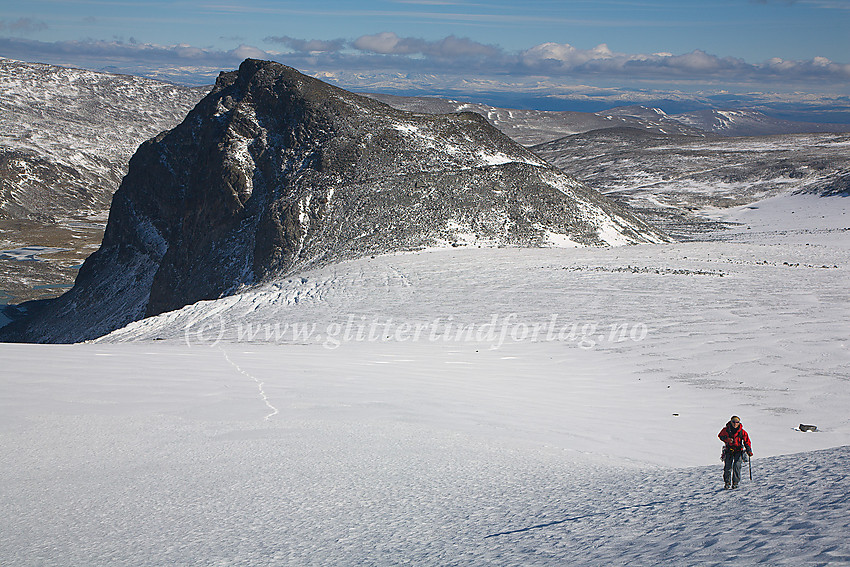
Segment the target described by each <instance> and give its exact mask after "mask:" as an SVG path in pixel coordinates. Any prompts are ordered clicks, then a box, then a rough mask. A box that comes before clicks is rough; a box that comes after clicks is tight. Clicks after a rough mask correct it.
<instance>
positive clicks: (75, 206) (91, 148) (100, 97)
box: [0, 58, 208, 219]
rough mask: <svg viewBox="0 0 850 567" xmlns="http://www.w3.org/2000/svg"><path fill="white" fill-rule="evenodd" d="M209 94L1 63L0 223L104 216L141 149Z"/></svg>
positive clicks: (116, 77) (126, 77)
mask: <svg viewBox="0 0 850 567" xmlns="http://www.w3.org/2000/svg"><path fill="white" fill-rule="evenodd" d="M206 90H208V89H206ZM204 93H205V90H204V89H195V88H187V87H181V86H178V85H172V84H168V83H162V82H158V81H153V80H150V79H144V78H141V77H133V76H129V75H114V74H109V73H98V72H94V71H86V70H82V69H68V68H64V67H56V66H53V65H44V64H38V63H24V62H21V61H14V60H11V59H3V58H0V219H2V218H17V219H20V218H42V219H43V218H47V219H56V218H64V217H67V216H83V215H85V214H86V213H92V212H94V213H97V212H101V211H103V210H104V209H106V208H107V207H108V205H109V199H110V198H111V196H112V193H113V192H115V190H116V189H117V188H118V184H119V183H120V182H121V178H122V177H123V176H124V174H125V173H126V171H127V162H128V161H129V159H130V156H131V155H133V152H134V151H135V150H136V148H137V147H138V146H139V144H141V143H142V142H144V141H145V140H147V139H148V138H150V137H152V136H155V135H156V134H158V133H159V132H161V131H162V130H167V129H169V128H172V127H174V126H175V125H176V124H178V123H179V122H180V120H181V119H182V118H183V116H184V115H185V114H186V113H187V112H188V111H189V110H190V109H191V108H192V107H193V106H194V105H195V104H196V103H197V102H198V100H200V99H201V97H202V96H203V95H204Z"/></svg>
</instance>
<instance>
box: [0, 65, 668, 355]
mask: <svg viewBox="0 0 850 567" xmlns="http://www.w3.org/2000/svg"><path fill="white" fill-rule="evenodd" d="M667 240H668V239H667V237H666V236H665V235H664V234H663V233H661V232H659V231H658V230H656V229H654V228H652V227H650V226H649V225H647V224H646V223H644V222H643V221H642V220H640V219H638V218H637V217H635V216H633V215H632V214H631V213H629V212H628V211H627V210H626V209H624V208H622V207H620V206H617V205H615V204H613V203H612V202H610V201H608V200H607V199H605V198H604V197H602V196H601V195H600V194H599V193H598V192H596V191H594V190H592V189H590V188H588V187H586V186H584V185H582V184H581V183H579V182H577V181H575V180H574V179H572V178H570V177H568V176H567V175H565V174H564V173H562V172H561V171H560V170H558V169H557V168H555V167H553V166H551V165H549V164H548V163H546V162H545V161H543V160H542V159H540V158H539V157H538V156H537V155H535V154H534V153H532V152H530V151H529V150H528V149H526V148H524V147H523V146H521V145H519V144H517V143H516V142H514V141H512V140H511V139H510V138H508V137H507V136H505V135H504V134H502V133H501V132H499V131H498V130H497V129H495V128H493V127H492V126H490V125H489V124H488V123H487V122H486V120H484V119H483V118H482V117H481V116H479V115H477V114H475V113H471V112H464V113H458V114H451V115H428V114H413V113H409V112H404V111H400V110H396V109H393V108H391V107H389V106H387V105H385V104H383V103H380V102H377V101H375V100H372V99H369V98H365V97H361V96H358V95H355V94H352V93H349V92H347V91H343V90H341V89H338V88H335V87H332V86H330V85H327V84H325V83H322V82H321V81H318V80H316V79H312V78H310V77H307V76H305V75H302V74H300V73H298V72H297V71H295V70H294V69H291V68H289V67H285V66H283V65H280V64H278V63H272V62H262V61H256V60H246V61H245V62H243V64H242V65H241V66H240V69H239V71H234V72H230V73H222V74H221V76H220V77H219V79H218V82H217V83H216V86H215V88H214V89H213V90H212V92H211V93H210V94H209V95H208V96H207V97H205V98H204V99H203V100H202V101H201V102H200V103H199V104H198V106H197V107H196V108H195V109H193V110H192V112H190V113H189V115H188V116H187V117H186V119H185V120H184V121H183V123H182V124H180V125H179V126H177V127H176V128H174V129H173V130H171V131H169V132H163V133H162V134H160V135H159V136H157V137H156V138H154V139H151V140H149V141H148V142H146V143H145V144H143V145H142V146H141V147H140V148H139V150H138V151H137V152H136V154H135V155H134V156H133V158H132V160H131V161H130V168H129V172H128V174H127V176H126V177H125V178H124V181H123V182H122V185H121V188H120V189H119V190H118V192H117V193H116V194H115V197H114V199H113V201H112V207H111V209H110V219H109V224H108V226H107V228H106V233H105V235H104V240H103V244H102V246H101V248H100V250H98V252H96V253H95V254H93V255H92V256H91V257H90V258H89V259H88V260H87V261H86V263H85V265H84V266H83V268H82V269H81V270H80V275H79V277H78V278H77V280H76V283H75V287H74V289H73V290H71V292H69V293H68V294H66V296H63V297H62V298H61V299H59V300H58V301H57V302H56V303H55V304H54V305H50V306H48V307H47V308H46V309H44V310H42V311H40V312H39V313H38V314H37V315H36V316H34V317H33V318H31V320H30V321H29V322H26V321H22V322H21V323H20V325H18V324H13V326H11V327H9V328H8V329H7V330H6V331H5V333H6V334H5V335H4V336H6V337H10V338H19V339H20V338H23V339H25V340H48V341H75V340H83V339H90V338H94V337H96V336H99V334H102V330H103V329H104V328H105V327H110V326H111V327H112V328H113V329H114V328H117V327H119V326H121V325H123V324H126V323H129V322H130V321H134V320H136V319H139V318H140V317H144V316H150V315H156V314H159V313H162V312H164V311H169V310H173V309H178V308H180V307H183V306H184V305H187V304H190V303H194V302H196V301H199V300H203V299H213V298H218V297H221V296H222V295H228V294H232V293H235V292H237V291H238V290H239V289H240V287H242V286H245V285H251V284H256V283H259V282H263V281H266V280H268V279H269V278H272V277H276V276H279V275H280V274H288V273H294V272H296V271H299V270H304V269H307V268H309V267H312V266H316V265H324V264H329V263H331V262H336V261H340V260H345V259H350V258H357V257H363V256H369V255H374V254H381V253H387V252H394V251H399V250H417V249H423V248H427V247H434V246H463V245H472V246H479V245H480V246H505V245H507V246H552V245H564V244H567V245H622V244H634V243H643V242H654V243H659V242H666V241H667ZM116 274H122V276H121V277H122V278H123V279H122V281H127V282H130V281H132V280H133V279H135V280H136V281H137V282H139V283H138V285H124V284H121V285H120V286H119V288H117V289H115V290H114V291H113V292H110V290H109V287H108V286H107V285H104V283H103V282H106V281H114V280H115V278H116ZM116 303H119V304H126V305H132V306H133V308H132V309H130V310H127V311H126V312H125V317H124V320H123V322H121V323H120V324H116V323H115V320H114V319H113V318H112V317H111V315H110V316H109V317H104V316H102V315H101V313H103V312H105V311H106V312H109V313H113V307H112V306H113V305H115V304H116ZM141 306H144V307H143V308H141ZM140 308H141V309H140ZM58 314H61V320H60V318H57V315H58ZM69 318H71V319H69ZM81 321H86V323H84V324H82V325H81V324H80V323H81ZM16 329H17V330H16ZM74 329H77V330H76V331H74ZM109 330H112V329H109Z"/></svg>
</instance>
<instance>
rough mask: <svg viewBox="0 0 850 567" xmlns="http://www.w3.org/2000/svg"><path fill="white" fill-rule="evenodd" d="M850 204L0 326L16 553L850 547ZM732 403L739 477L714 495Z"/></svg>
mask: <svg viewBox="0 0 850 567" xmlns="http://www.w3.org/2000/svg"><path fill="white" fill-rule="evenodd" d="M847 208H848V205H846V204H845V203H844V200H843V199H841V198H839V197H832V198H825V197H816V196H813V195H806V196H791V197H789V196H783V197H780V198H774V199H772V200H770V201H766V202H763V203H759V204H758V205H756V206H750V207H740V208H736V209H732V210H729V211H727V212H726V213H724V214H726V220H728V221H735V222H740V223H744V224H741V225H740V226H739V227H738V228H737V229H735V230H732V231H725V232H722V233H719V234H718V236H719V237H721V238H722V240H719V241H707V242H701V243H685V244H676V245H670V246H651V247H649V246H641V247H627V248H619V249H607V250H604V249H602V250H601V249H577V250H566V249H560V250H554V249H548V250H546V249H536V250H531V249H526V250H521V249H501V250H443V251H430V252H417V253H413V254H405V255H385V256H378V257H376V258H374V259H365V260H357V261H351V262H346V263H343V264H340V265H338V266H337V267H336V268H333V269H330V268H328V269H324V270H318V271H314V272H311V273H308V274H305V275H303V277H299V278H293V279H292V281H287V280H284V281H281V282H279V286H278V287H277V288H276V289H275V288H272V287H269V288H266V289H262V290H257V291H256V292H255V293H250V294H246V295H243V296H241V297H240V298H225V299H221V300H218V301H214V302H202V303H200V304H197V305H195V306H190V307H186V308H184V309H183V310H181V311H180V312H176V313H172V314H163V315H160V316H159V317H156V318H152V319H149V320H146V321H143V322H139V323H136V324H134V325H133V326H131V327H130V328H128V329H126V330H124V331H121V332H116V333H113V334H112V335H110V336H109V337H107V338H106V339H104V340H103V341H101V342H99V343H98V344H82V345H10V344H5V345H0V353H2V356H3V360H4V372H3V373H2V374H0V445H2V446H3V448H4V455H5V456H6V458H4V459H3V460H2V461H1V462H0V474H2V477H3V479H4V481H3V490H2V491H0V506H2V508H3V510H4V511H5V512H4V514H2V515H0V563H4V564H10V565H21V564H38V565H69V564H74V565H81V564H85V565H90V564H109V565H150V564H189V563H195V562H199V561H200V562H204V563H219V564H236V563H238V564H243V565H267V564H270V563H272V564H283V565H295V564H297V565H330V564H333V565H362V564H370V565H395V564H403V563H410V564H416V565H434V564H438V565H492V564H499V565H547V566H548V565H552V566H554V565H565V564H569V565H594V566H595V565H612V564H629V565H659V564H676V565H704V564H725V565H795V566H796V565H810V564H811V565H815V564H818V565H820V564H823V565H841V564H843V563H846V562H847V561H850V544H848V542H847V538H846V533H847V531H848V529H850V523H848V518H850V500H848V496H847V495H848V492H850V475H848V472H847V471H848V467H850V461H848V459H850V451H848V448H847V445H850V420H848V417H847V412H846V408H847V407H848V404H850V390H848V388H847V381H846V376H847V374H848V371H850V348H848V347H850V335H848V327H847V324H846V321H847V320H848V318H850V313H848V308H849V307H848V306H850V296H848V290H847V286H846V281H847V278H848V273H847V270H848V266H850V242H848V237H847V235H848V234H850V233H848V231H847V229H848V224H847V220H846V219H847V218H848V211H847ZM792 212H793V214H792ZM512 314H513V316H512ZM552 315H557V320H556V325H555V334H554V335H552V336H551V338H550V336H549V332H550V331H549V323H550V321H551V316H552ZM494 316H495V317H496V318H495V319H494ZM437 319H439V320H440V322H438V323H436V324H435V325H433V326H431V327H426V328H425V329H423V330H422V332H420V334H419V337H418V339H415V340H414V338H413V333H414V331H415V328H416V325H417V324H418V323H427V324H429V325H431V324H432V323H433V322H434V321H435V320H437ZM541 321H542V322H544V323H546V325H544V326H543V327H541V328H540V329H539V330H538V334H537V336H536V338H535V337H534V336H532V333H533V329H534V323H535V322H541ZM373 322H376V324H374V325H373ZM470 322H472V323H474V324H475V326H474V327H472V330H473V336H472V337H471V338H468V337H467V335H466V331H464V333H461V334H460V338H457V337H458V334H457V332H456V331H457V329H458V326H459V325H464V326H465V327H464V328H465V329H468V328H469V327H468V325H469V324H470ZM294 323H297V324H299V331H298V332H299V334H298V335H295V334H294V332H293V331H292V325H293V324H294ZM304 323H306V324H311V323H315V324H316V329H317V331H318V332H319V333H322V334H323V335H324V336H323V337H321V338H319V337H316V336H313V337H311V338H307V337H306V336H305V335H304V331H303V327H302V326H300V325H301V324H304ZM334 323H337V324H338V325H339V326H338V327H333V326H331V325H333V324H334ZM449 323H451V325H452V327H450V328H447V326H446V325H447V324H449ZM573 323H576V324H578V326H577V327H573ZM266 324H268V325H269V327H268V328H266V327H265V325H266ZM240 325H241V326H242V327H241V330H240V328H239V326H240ZM249 325H254V327H253V328H252V330H248V326H249ZM276 325H277V327H275V326H276ZM488 325H489V326H488ZM585 325H590V326H587V327H585ZM611 325H614V327H613V328H614V329H615V332H614V333H613V335H612V334H611V328H612V327H611ZM642 325H646V327H645V331H646V333H645V335H644V333H643V330H644V327H643V326H642ZM346 329H347V330H346ZM503 329H504V331H503ZM562 329H564V332H563V334H561V330H562ZM479 331H480V333H481V334H480V335H477V336H476V335H475V333H476V332H479ZM620 331H625V334H621V332H620ZM346 333H348V334H346ZM432 333H433V334H432ZM503 333H504V334H503ZM240 335H241V338H240ZM331 337H333V339H334V340H332V341H330V340H329V338H331ZM156 338H161V339H164V340H160V341H155V340H151V339H156ZM620 339H622V340H620ZM109 341H113V342H114V341H118V342H119V344H110V343H109ZM122 341H123V342H122ZM127 341H129V342H127ZM733 413H734V414H737V415H740V416H741V417H742V418H743V421H744V426H745V428H746V429H747V430H748V431H749V433H750V436H751V438H752V441H753V447H754V450H755V458H754V460H753V463H752V475H753V480H752V481H750V480H749V474H748V468H746V467H745V469H744V474H745V476H744V481H743V483H742V485H741V488H739V489H738V490H736V491H724V490H723V489H722V481H721V465H720V463H719V462H718V461H717V457H718V455H719V449H720V442H719V441H718V440H717V438H716V435H717V432H718V431H719V430H720V428H721V427H722V426H723V424H724V423H725V421H726V420H727V419H728V417H729V415H731V414H733ZM800 423H806V424H814V425H817V426H818V428H819V431H818V432H814V433H803V432H800V431H797V430H796V428H797V426H798V425H799V424H800Z"/></svg>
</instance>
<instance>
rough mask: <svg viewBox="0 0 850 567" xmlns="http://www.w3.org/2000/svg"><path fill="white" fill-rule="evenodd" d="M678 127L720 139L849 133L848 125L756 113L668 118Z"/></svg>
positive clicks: (725, 112) (720, 112)
mask: <svg viewBox="0 0 850 567" xmlns="http://www.w3.org/2000/svg"><path fill="white" fill-rule="evenodd" d="M670 118H672V119H673V120H676V121H678V122H680V123H682V124H685V125H688V126H692V127H695V128H699V129H701V130H705V131H706V132H713V133H715V134H720V135H722V136H769V135H774V134H810V133H816V132H850V124H819V123H814V122H794V121H791V120H782V119H781V118H772V117H770V116H767V115H766V114H764V113H761V112H759V111H757V110H698V111H696V112H686V113H684V114H675V115H673V116H671V117H670Z"/></svg>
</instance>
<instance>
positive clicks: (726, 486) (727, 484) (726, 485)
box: [723, 482, 732, 490]
mask: <svg viewBox="0 0 850 567" xmlns="http://www.w3.org/2000/svg"><path fill="white" fill-rule="evenodd" d="M731 486H732V485H731V484H729V483H728V482H727V483H726V484H724V485H723V488H726V489H727V490H728V489H729V488H730V487H731Z"/></svg>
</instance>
